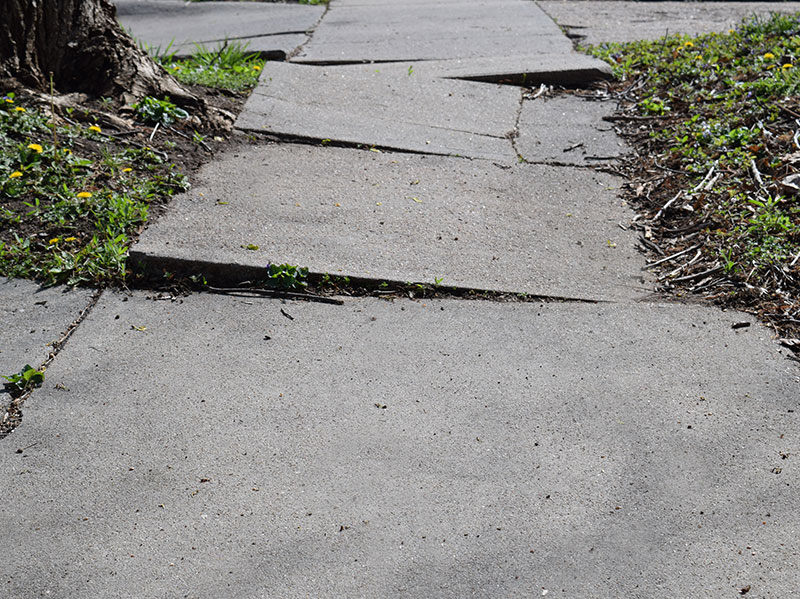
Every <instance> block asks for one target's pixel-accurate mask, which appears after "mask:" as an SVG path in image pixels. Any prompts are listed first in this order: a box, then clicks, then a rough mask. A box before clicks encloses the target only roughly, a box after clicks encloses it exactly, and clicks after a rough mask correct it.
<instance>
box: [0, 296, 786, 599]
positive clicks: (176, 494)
mask: <svg viewBox="0 0 800 599" xmlns="http://www.w3.org/2000/svg"><path fill="white" fill-rule="evenodd" d="M126 300H127V301H126ZM289 316H290V317H291V318H292V319H291V320H290V319H289ZM741 319H742V316H741V315H740V314H735V313H723V312H720V311H718V310H716V309H710V308H703V307H698V306H679V305H657V304H627V305H626V306H625V308H624V310H623V309H621V308H620V306H618V305H587V304H566V303H548V304H530V303H528V304H509V303H506V304H497V303H491V302H467V301H427V302H413V301H408V300H404V301H401V300H397V301H394V302H390V301H384V300H379V299H350V300H347V301H346V303H345V305H344V306H329V305H322V304H312V303H293V302H286V303H283V302H280V301H278V300H267V301H264V300H258V299H237V298H228V297H219V296H209V295H203V294H196V295H193V296H190V297H187V298H184V299H183V300H182V301H180V302H172V303H171V302H163V301H162V302H154V301H151V300H148V299H146V298H145V296H144V294H141V293H136V294H133V295H132V296H130V297H129V296H123V295H120V294H114V293H106V294H105V295H104V297H103V299H102V300H101V303H100V304H99V305H98V306H97V307H96V308H95V310H94V311H93V312H92V314H91V315H90V317H89V318H88V319H87V320H86V321H85V322H84V323H83V325H82V326H81V327H80V328H79V330H78V331H77V332H76V334H75V335H74V336H73V339H72V340H71V342H70V345H69V346H68V347H67V348H66V349H65V350H64V351H63V352H62V353H61V355H60V356H59V358H58V360H57V361H56V362H55V363H54V364H53V366H52V367H51V369H50V370H49V371H48V380H47V382H46V384H45V387H44V388H43V389H41V390H40V391H37V393H36V394H35V395H34V396H33V398H32V399H31V400H30V401H29V402H28V403H27V404H26V405H25V419H24V422H23V424H22V425H21V426H20V427H19V428H18V429H17V430H16V431H15V432H14V434H13V435H12V436H11V437H9V438H7V439H6V440H4V441H3V442H2V443H0V528H1V529H2V530H3V537H4V560H3V564H2V566H0V572H2V575H3V578H2V584H3V594H4V596H5V597H9V598H14V599H16V598H23V597H38V596H50V597H133V596H136V597H137V598H139V599H150V598H156V597H163V596H164V589H171V593H172V594H174V595H180V596H189V597H231V598H249V597H257V596H269V597H285V598H293V597H307V596H312V597H331V598H333V597H355V596H366V597H429V596H436V597H453V598H455V597H465V596H477V597H500V596H515V597H541V596H543V594H545V593H544V591H547V595H548V597H564V598H567V597H569V598H574V597H662V596H675V597H696V596H702V597H726V596H735V595H737V593H738V592H739V590H740V589H744V588H748V589H750V592H751V593H752V594H753V596H756V597H789V596H792V594H793V593H795V592H796V590H797V584H796V581H797V567H798V565H799V564H800V542H799V541H798V537H797V530H798V528H799V527H800V516H799V515H798V512H797V510H796V509H795V505H796V487H797V485H798V483H800V480H798V469H797V467H796V466H797V464H796V460H797V457H796V454H797V451H798V443H800V439H799V438H798V432H797V431H798V423H797V417H798V412H797V411H796V410H797V393H796V391H797V382H796V380H794V377H795V376H796V368H795V367H794V366H793V365H792V363H790V362H788V361H787V360H786V358H785V357H784V356H782V355H780V354H779V353H778V352H777V351H776V348H775V346H774V345H773V344H772V343H771V342H770V341H769V331H767V330H766V329H764V328H762V327H761V326H759V325H757V324H751V326H749V327H745V328H733V326H732V325H738V323H739V321H740V320H741ZM34 443H36V445H33V446H31V445H32V444H34ZM28 446H31V447H28ZM26 447H27V449H24V450H23V451H22V452H20V453H17V449H18V448H26Z"/></svg>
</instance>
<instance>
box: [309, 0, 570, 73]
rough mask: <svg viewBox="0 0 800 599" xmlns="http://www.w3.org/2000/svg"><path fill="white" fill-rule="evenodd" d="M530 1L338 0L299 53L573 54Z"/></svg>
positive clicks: (347, 59)
mask: <svg viewBox="0 0 800 599" xmlns="http://www.w3.org/2000/svg"><path fill="white" fill-rule="evenodd" d="M571 50H572V48H571V45H570V41H569V40H568V39H567V38H566V37H564V35H563V34H562V33H561V31H560V30H559V29H558V27H557V26H556V25H555V23H553V21H551V20H550V19H548V18H546V16H545V15H544V14H543V13H542V11H541V9H540V8H539V7H538V6H536V4H535V3H534V2H530V1H528V0H491V1H490V0H472V1H464V0H461V1H453V0H448V1H446V2H440V1H436V0H434V1H431V2H416V1H412V2H407V1H399V2H357V1H356V2H349V1H346V0H344V1H341V2H332V3H331V5H330V10H329V11H328V14H326V15H325V19H323V21H322V22H321V23H320V25H319V27H317V28H316V30H315V31H314V35H313V37H312V39H311V41H310V42H309V43H308V44H307V45H306V46H304V47H303V48H302V50H301V51H300V52H299V53H298V54H297V56H296V57H295V58H294V59H293V60H296V61H300V62H313V63H317V64H330V63H351V62H368V61H393V60H436V59H438V60H441V59H448V58H458V59H468V58H482V57H508V56H515V55H520V54H522V55H530V54H537V53H548V54H554V53H557V52H564V53H567V54H568V53H570V52H571Z"/></svg>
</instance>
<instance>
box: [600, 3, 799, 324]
mask: <svg viewBox="0 0 800 599" xmlns="http://www.w3.org/2000/svg"><path fill="white" fill-rule="evenodd" d="M588 52H590V53H591V54H593V55H594V56H597V57H599V58H602V59H604V60H606V61H608V62H609V64H610V65H611V66H612V69H613V70H614V73H615V75H616V77H617V79H618V80H619V83H618V84H616V85H614V86H612V89H613V93H614V96H615V97H616V98H618V100H619V101H620V104H621V108H622V113H623V115H625V116H626V117H628V119H629V120H628V121H627V124H626V126H625V132H626V134H627V137H628V139H629V140H630V141H631V143H632V145H633V146H634V148H635V150H636V153H637V156H636V158H635V159H633V161H632V163H631V165H630V167H631V172H632V173H633V175H634V177H635V181H634V182H633V183H632V184H631V189H632V190H634V189H635V193H632V196H633V197H634V198H635V199H636V200H637V201H638V203H639V206H640V207H641V208H643V209H644V211H645V212H646V213H647V216H648V217H649V218H648V219H647V220H646V221H645V222H646V229H647V230H648V233H650V231H652V233H653V234H654V235H655V237H654V239H655V241H659V240H661V243H662V244H663V249H664V251H665V252H666V253H667V254H669V253H671V252H672V251H674V250H678V249H680V248H682V247H685V246H689V245H690V244H697V243H698V242H699V243H701V245H702V249H701V251H702V259H701V260H696V261H695V262H694V263H693V264H691V265H687V266H685V267H684V268H677V267H678V266H680V265H681V264H682V263H683V262H682V261H676V262H671V263H669V264H668V266H669V267H670V269H672V270H674V272H673V273H672V274H670V275H669V276H667V277H665V279H664V280H665V282H666V283H669V281H671V280H674V281H681V282H683V281H685V282H686V283H685V284H686V285H690V286H691V287H692V288H697V287H700V285H699V284H700V283H701V282H702V283H703V285H704V287H703V289H706V290H709V289H713V290H716V291H717V292H719V291H723V292H725V293H728V294H734V295H735V294H740V295H747V296H748V297H750V298H751V299H752V298H753V297H755V296H759V297H761V298H771V299H770V302H771V305H772V309H777V308H776V307H780V310H779V311H780V312H781V314H782V315H783V317H786V314H789V313H791V314H793V315H794V316H793V317H795V318H796V317H797V310H798V297H800V294H798V289H799V288H798V278H800V259H799V258H798V256H800V199H799V198H800V196H798V191H800V189H798V185H800V180H797V178H796V175H797V173H798V171H800V139H799V134H798V131H800V105H798V92H799V91H800V17H798V15H793V16H792V15H790V16H787V15H777V14H775V15H772V16H770V17H769V18H761V19H759V18H751V19H749V20H746V21H745V22H743V23H742V24H741V25H740V26H739V27H737V28H736V29H735V30H731V31H729V32H727V33H722V34H709V35H702V36H699V37H686V36H669V37H665V38H662V39H659V40H656V41H642V42H634V43H627V44H604V45H601V46H596V47H590V48H588ZM676 196H677V197H676ZM673 198H676V199H675V200H673V201H672V202H671V203H669V204H668V202H669V200H671V199H673ZM665 206H666V208H665ZM692 256H693V253H690V254H689V255H688V256H687V258H686V259H687V260H689V259H691V258H692ZM715 268H718V269H720V270H719V272H718V273H714V275H713V276H712V275H709V276H707V277H699V278H689V279H688V280H687V279H686V277H687V276H688V277H691V275H692V273H701V272H704V270H706V271H707V270H713V269H715ZM743 292H747V293H743ZM787 318H789V317H787ZM790 320H791V318H790ZM799 322H800V321H799Z"/></svg>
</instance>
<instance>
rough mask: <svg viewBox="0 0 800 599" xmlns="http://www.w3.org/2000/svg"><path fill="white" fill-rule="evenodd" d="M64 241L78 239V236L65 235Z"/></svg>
mask: <svg viewBox="0 0 800 599" xmlns="http://www.w3.org/2000/svg"><path fill="white" fill-rule="evenodd" d="M64 241H78V238H77V237H65V238H64Z"/></svg>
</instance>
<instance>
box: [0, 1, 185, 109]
mask: <svg viewBox="0 0 800 599" xmlns="http://www.w3.org/2000/svg"><path fill="white" fill-rule="evenodd" d="M51 73H52V82H53V85H54V86H55V88H56V90H58V91H59V92H61V93H71V92H82V93H86V94H90V95H92V96H95V97H102V96H105V97H111V98H116V99H119V100H121V101H123V102H125V103H130V102H133V101H135V100H136V99H139V98H141V97H142V96H145V95H154V96H164V95H169V96H170V98H171V99H172V100H173V101H175V102H176V103H179V104H184V105H187V104H188V105H192V106H197V105H199V102H198V100H197V98H195V97H194V96H192V95H191V94H190V93H188V92H187V91H186V90H185V89H184V88H183V87H182V86H181V85H180V84H179V83H178V82H177V81H176V80H175V79H174V78H173V77H172V76H171V75H169V74H168V73H166V71H164V70H163V69H162V68H161V67H160V66H159V65H157V64H155V63H154V62H153V61H152V60H151V59H150V57H149V56H148V55H147V53H146V52H145V51H143V50H141V49H140V48H139V47H138V46H137V45H136V43H135V42H134V41H133V39H131V37H130V36H129V35H128V34H127V33H125V31H123V29H122V28H121V27H120V25H119V23H117V20H116V9H115V8H114V6H112V5H111V4H110V3H109V2H108V0H0V79H15V80H17V81H19V82H20V83H22V84H23V85H25V86H27V87H31V88H34V89H37V90H40V91H49V89H50V78H51Z"/></svg>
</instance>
